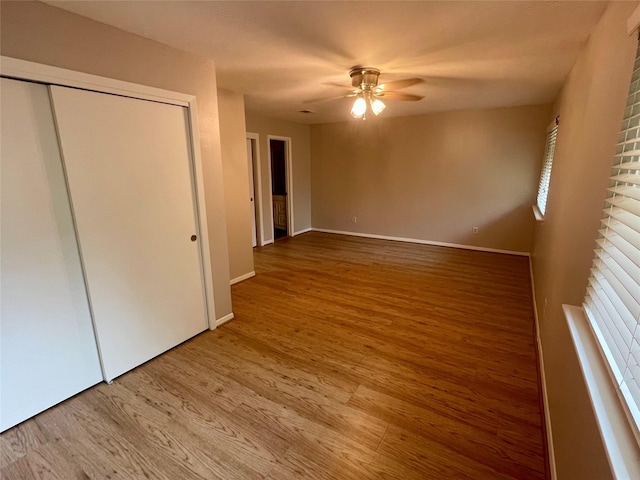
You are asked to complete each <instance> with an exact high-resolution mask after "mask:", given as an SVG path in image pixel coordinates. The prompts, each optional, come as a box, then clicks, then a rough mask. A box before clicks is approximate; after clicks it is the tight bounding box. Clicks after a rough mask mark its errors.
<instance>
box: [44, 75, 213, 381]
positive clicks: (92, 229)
mask: <svg viewBox="0 0 640 480" xmlns="http://www.w3.org/2000/svg"><path fill="white" fill-rule="evenodd" d="M51 95H52V99H53V106H54V115H55V119H56V123H57V127H58V132H59V136H60V143H61V149H62V155H63V158H64V163H65V166H66V171H67V176H68V180H69V190H70V194H71V202H72V205H73V209H74V213H75V220H76V224H77V229H78V236H79V239H80V250H81V252H82V258H83V261H84V266H85V274H86V277H87V284H88V289H89V298H90V301H91V306H92V309H93V315H94V322H95V326H96V332H97V338H98V347H99V349H100V353H101V357H102V365H103V370H104V372H105V379H106V380H111V379H113V378H115V377H117V376H119V375H121V374H122V373H124V372H126V371H127V370H130V369H132V368H134V367H135V366H137V365H139V364H141V363H143V362H145V361H147V360H149V359H151V358H153V357H155V356H156V355H158V354H160V353H162V352H164V351H165V350H168V349H170V348H172V347H174V346H175V345H177V344H179V343H181V342H183V341H185V340H187V339H188V338H190V337H192V336H194V335H196V334H198V333H200V332H202V331H203V330H205V329H206V328H207V317H206V309H205V297H204V288H203V277H202V268H201V263H200V251H199V239H197V237H196V236H197V234H198V232H197V227H196V225H197V222H196V209H195V200H194V198H195V197H194V193H193V187H192V184H193V182H192V173H191V172H192V164H191V147H190V141H189V138H190V137H189V134H188V133H189V130H188V128H189V127H188V117H187V111H186V108H183V107H179V106H175V105H168V104H163V103H157V102H151V101H146V100H137V99H132V98H128V97H120V96H115V95H108V94H103V93H96V92H89V91H84V90H76V89H71V88H65V87H55V86H54V87H51Z"/></svg>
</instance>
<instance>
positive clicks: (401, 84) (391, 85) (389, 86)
mask: <svg viewBox="0 0 640 480" xmlns="http://www.w3.org/2000/svg"><path fill="white" fill-rule="evenodd" d="M422 82H424V80H423V79H422V78H406V79H404V80H394V81H392V82H385V83H382V84H380V85H378V88H380V89H382V90H398V89H400V88H407V87H411V86H412V85H417V84H418V83H422Z"/></svg>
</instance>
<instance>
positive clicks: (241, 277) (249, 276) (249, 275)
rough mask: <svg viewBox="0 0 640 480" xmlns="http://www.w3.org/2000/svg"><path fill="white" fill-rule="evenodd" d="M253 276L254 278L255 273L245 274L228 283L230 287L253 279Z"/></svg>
mask: <svg viewBox="0 0 640 480" xmlns="http://www.w3.org/2000/svg"><path fill="white" fill-rule="evenodd" d="M255 276H256V272H249V273H245V274H244V275H240V276H239V277H236V278H234V279H232V280H231V281H230V282H229V283H230V284H231V285H235V284H236V283H240V282H242V281H243V280H247V279H249V278H252V277H255Z"/></svg>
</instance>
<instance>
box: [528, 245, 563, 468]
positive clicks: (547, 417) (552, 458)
mask: <svg viewBox="0 0 640 480" xmlns="http://www.w3.org/2000/svg"><path fill="white" fill-rule="evenodd" d="M529 275H530V276H531V296H532V298H533V318H534V322H535V326H536V344H537V347H538V365H539V371H540V385H541V386H542V402H543V409H544V412H543V414H544V421H545V430H546V433H547V454H548V458H549V472H550V473H551V480H557V478H558V472H557V471H556V455H555V450H554V448H553V431H552V429H551V410H550V409H549V394H548V393H547V379H546V375H545V370H544V355H543V353H542V341H541V339H540V317H538V305H537V304H536V287H535V283H534V281H533V263H532V261H531V258H529Z"/></svg>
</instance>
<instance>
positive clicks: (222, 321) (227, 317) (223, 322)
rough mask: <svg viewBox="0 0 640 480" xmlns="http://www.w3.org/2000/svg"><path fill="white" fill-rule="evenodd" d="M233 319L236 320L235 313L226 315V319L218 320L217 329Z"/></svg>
mask: <svg viewBox="0 0 640 480" xmlns="http://www.w3.org/2000/svg"><path fill="white" fill-rule="evenodd" d="M233 318H234V315H233V312H231V313H229V314H227V315H225V316H224V317H220V318H218V319H217V320H216V327H219V326H220V325H222V324H225V323H227V322H228V321H229V320H233Z"/></svg>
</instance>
